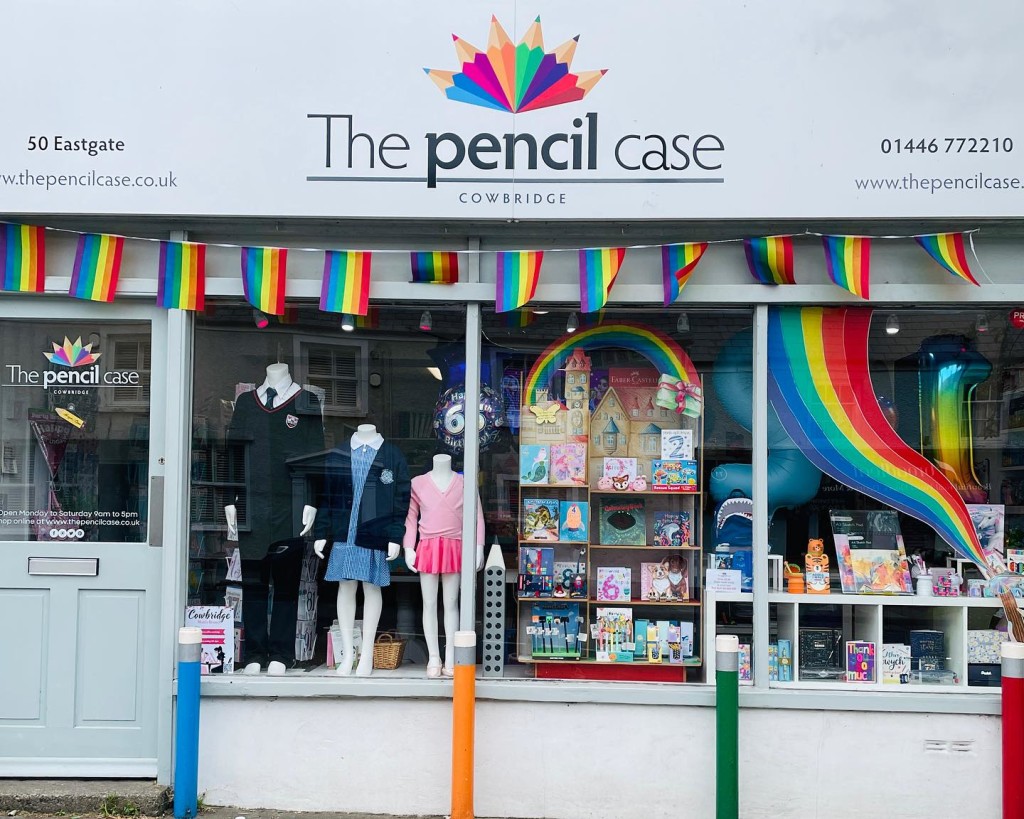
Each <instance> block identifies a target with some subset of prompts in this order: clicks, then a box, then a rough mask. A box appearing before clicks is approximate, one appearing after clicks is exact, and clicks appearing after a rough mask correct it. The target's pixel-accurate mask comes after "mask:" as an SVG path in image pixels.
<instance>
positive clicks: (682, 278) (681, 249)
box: [661, 242, 708, 307]
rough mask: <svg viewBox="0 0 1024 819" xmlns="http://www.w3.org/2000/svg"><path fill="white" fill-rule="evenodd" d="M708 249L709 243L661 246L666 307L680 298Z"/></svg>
mask: <svg viewBox="0 0 1024 819" xmlns="http://www.w3.org/2000/svg"><path fill="white" fill-rule="evenodd" d="M707 249H708V243H707V242H686V243H684V244H679V245H662V246H661V275H662V280H663V282H664V285H665V306H666V307H668V306H669V305H670V304H672V302H674V301H675V300H676V299H678V298H679V294H680V293H682V292H683V287H685V286H686V282H687V281H689V279H690V274H691V273H692V272H693V269H694V268H695V267H696V266H697V262H699V261H700V260H701V257H702V256H703V255H704V251H705V250H707Z"/></svg>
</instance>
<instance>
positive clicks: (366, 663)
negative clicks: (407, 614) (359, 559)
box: [313, 424, 401, 677]
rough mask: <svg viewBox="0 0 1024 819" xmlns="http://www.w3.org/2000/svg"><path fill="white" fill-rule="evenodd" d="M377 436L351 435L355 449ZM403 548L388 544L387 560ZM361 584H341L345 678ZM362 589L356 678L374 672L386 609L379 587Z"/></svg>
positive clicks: (367, 429)
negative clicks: (376, 643)
mask: <svg viewBox="0 0 1024 819" xmlns="http://www.w3.org/2000/svg"><path fill="white" fill-rule="evenodd" d="M376 436H377V427H375V426H374V425H373V424H360V425H359V426H358V427H356V432H355V434H354V435H353V436H352V445H353V448H355V447H359V446H362V445H364V444H368V443H369V442H370V441H372V440H374V438H376ZM326 545H327V541H326V540H317V541H314V543H313V551H314V552H316V556H317V557H319V558H320V559H321V560H323V557H324V546H326ZM400 548H401V547H400V546H399V545H398V544H397V543H388V560H394V559H395V558H396V557H398V552H399V550H400ZM360 582H361V581H359V580H342V581H340V582H339V583H338V625H339V627H340V628H341V662H340V663H339V664H338V667H337V669H335V673H337V674H338V675H339V676H342V677H348V676H350V675H351V674H352V661H353V660H354V659H355V645H354V642H355V640H354V636H355V622H356V588H357V587H358V586H359V584H360ZM362 586H363V635H362V640H363V646H362V650H361V651H360V653H359V664H358V665H357V666H356V676H357V677H369V676H370V674H372V673H373V643H374V640H376V638H377V625H378V624H379V623H380V613H381V609H383V607H384V603H383V596H382V595H381V591H380V586H375V585H374V584H373V583H366V582H363V583H362Z"/></svg>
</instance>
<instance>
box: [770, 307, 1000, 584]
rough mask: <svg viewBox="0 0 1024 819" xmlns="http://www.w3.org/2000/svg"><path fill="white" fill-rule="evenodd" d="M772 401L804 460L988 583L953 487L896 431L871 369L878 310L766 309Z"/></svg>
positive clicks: (976, 543)
mask: <svg viewBox="0 0 1024 819" xmlns="http://www.w3.org/2000/svg"><path fill="white" fill-rule="evenodd" d="M768 310H769V312H768V394H769V397H770V398H771V402H772V406H773V407H774V408H775V411H776V412H777V413H778V415H779V418H780V419H781V421H782V425H783V426H784V427H785V429H786V432H788V433H789V435H790V437H792V439H793V440H794V441H795V442H796V445H797V446H798V447H799V448H800V451H801V452H803V454H804V455H805V456H807V459H808V460H810V461H811V463H813V464H814V465H815V466H816V467H818V468H819V469H820V470H821V471H822V472H824V473H826V474H828V475H831V476H832V477H833V478H835V479H836V480H837V481H840V482H841V483H844V484H846V485H847V486H849V487H850V488H851V489H855V490H857V491H858V492H862V493H864V494H865V495H868V496H869V497H871V498H874V499H875V500H877V501H880V502H881V503H884V504H887V505H888V506H892V507H894V508H895V509H898V510H899V511H901V512H904V513H905V514H908V515H910V516H912V517H915V518H917V519H918V520H920V521H922V522H924V523H926V524H928V525H929V526H931V527H932V528H933V529H934V530H935V531H936V532H937V533H938V534H939V535H940V536H941V537H942V539H943V540H945V541H946V542H947V543H948V544H949V545H950V546H952V547H953V549H954V550H955V551H956V552H957V553H959V554H960V555H962V556H963V557H965V558H967V559H970V560H973V561H975V562H976V563H977V564H978V565H979V566H980V567H982V570H983V571H984V572H986V574H987V566H986V562H985V555H984V553H983V551H982V548H981V544H980V543H979V541H978V535H977V534H976V532H975V529H974V524H973V523H972V522H971V516H970V513H969V512H968V511H967V507H966V506H965V505H964V502H963V499H962V498H961V497H960V495H959V493H958V492H957V490H956V487H955V486H953V484H952V483H950V481H949V479H948V478H946V476H945V475H943V474H942V472H940V471H939V469H938V468H936V467H935V465H934V464H932V462H931V461H929V460H928V459H927V458H925V457H924V456H923V455H922V454H921V453H920V452H918V451H917V450H915V449H914V448H913V447H911V446H909V445H908V444H907V443H906V442H905V441H904V440H903V439H902V438H900V437H899V436H898V435H897V434H896V432H895V431H894V430H893V428H892V427H891V426H890V425H889V422H888V421H887V420H886V418H885V415H884V414H883V412H882V408H881V406H879V403H878V399H877V398H876V397H875V390H874V388H873V386H872V383H871V373H870V368H869V365H868V332H869V330H870V327H871V312H872V311H871V310H869V309H863V308H853V309H851V308H822V307H769V308H768Z"/></svg>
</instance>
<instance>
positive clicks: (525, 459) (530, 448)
mask: <svg viewBox="0 0 1024 819" xmlns="http://www.w3.org/2000/svg"><path fill="white" fill-rule="evenodd" d="M549 460H550V452H549V450H548V447H547V446H546V445H544V444H522V445H521V446H520V447H519V483H520V484H522V485H523V486H527V485H531V484H532V485H536V484H545V485H546V484H547V483H548V476H549V469H550V467H549Z"/></svg>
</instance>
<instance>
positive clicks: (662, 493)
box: [590, 488, 704, 498]
mask: <svg viewBox="0 0 1024 819" xmlns="http://www.w3.org/2000/svg"><path fill="white" fill-rule="evenodd" d="M590 494H591V495H592V496H593V495H601V496H604V495H609V496H614V497H617V498H628V497H632V496H635V495H654V496H656V497H663V498H679V497H682V498H699V497H700V496H701V495H702V494H704V493H703V492H687V491H685V490H680V491H675V492H668V491H666V490H664V489H642V490H634V489H630V490H628V491H617V490H615V489H594V488H591V490H590Z"/></svg>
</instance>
